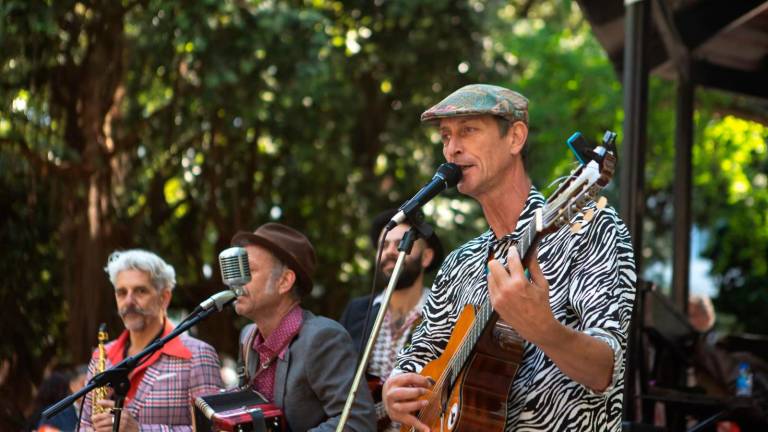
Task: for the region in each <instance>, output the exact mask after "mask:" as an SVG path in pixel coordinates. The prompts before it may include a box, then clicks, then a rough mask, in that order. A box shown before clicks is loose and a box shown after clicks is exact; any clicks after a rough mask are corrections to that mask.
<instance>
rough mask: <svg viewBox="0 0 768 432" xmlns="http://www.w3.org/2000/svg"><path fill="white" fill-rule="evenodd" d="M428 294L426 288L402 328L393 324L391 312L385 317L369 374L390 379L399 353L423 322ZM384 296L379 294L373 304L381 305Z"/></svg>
mask: <svg viewBox="0 0 768 432" xmlns="http://www.w3.org/2000/svg"><path fill="white" fill-rule="evenodd" d="M428 294H429V289H426V288H425V289H424V290H423V291H422V293H421V298H420V299H419V302H418V303H417V304H416V305H415V306H414V307H413V309H411V310H410V311H409V312H408V314H407V315H406V316H405V320H404V321H403V324H402V325H401V326H400V327H397V326H396V323H395V322H393V320H392V312H391V311H390V310H388V311H387V314H386V315H384V321H383V322H382V323H381V329H379V335H378V337H377V338H376V344H375V345H374V347H373V351H372V352H371V360H370V361H369V362H368V373H369V374H371V375H373V376H376V377H379V378H382V379H385V378H387V377H389V374H390V373H391V372H392V369H394V367H395V358H396V357H397V353H398V352H399V351H400V350H401V349H403V347H404V346H405V345H406V344H407V343H408V342H410V340H411V335H412V334H413V331H414V329H415V328H416V326H417V325H418V324H419V323H420V322H421V308H422V307H423V306H424V302H425V301H426V299H427V295H428ZM382 295H383V294H379V295H378V296H377V297H376V298H375V299H374V300H373V304H380V303H381V301H382Z"/></svg>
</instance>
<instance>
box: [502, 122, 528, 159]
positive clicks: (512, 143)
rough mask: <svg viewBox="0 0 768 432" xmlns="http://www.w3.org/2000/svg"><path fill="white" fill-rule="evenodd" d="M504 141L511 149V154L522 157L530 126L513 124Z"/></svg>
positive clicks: (520, 123) (521, 123)
mask: <svg viewBox="0 0 768 432" xmlns="http://www.w3.org/2000/svg"><path fill="white" fill-rule="evenodd" d="M503 139H504V141H505V142H504V143H505V144H506V145H507V146H508V148H509V153H510V154H513V155H515V156H518V155H520V152H522V151H523V147H525V142H526V141H527V140H528V126H526V125H525V123H523V122H521V121H516V122H514V123H512V125H511V126H510V127H509V130H508V131H507V134H506V135H505V136H504V138H503Z"/></svg>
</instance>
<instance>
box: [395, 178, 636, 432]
mask: <svg viewBox="0 0 768 432" xmlns="http://www.w3.org/2000/svg"><path fill="white" fill-rule="evenodd" d="M543 204H544V198H543V196H542V195H541V194H540V193H539V192H538V191H537V190H536V189H535V188H533V187H532V188H531V191H530V193H529V196H528V199H527V201H526V203H525V207H524V209H523V211H522V214H521V215H520V218H519V220H518V223H517V226H516V228H515V231H514V232H512V233H511V234H507V235H506V236H504V237H502V238H500V239H496V237H495V236H494V234H493V232H492V231H490V230H488V231H486V232H485V233H483V234H482V235H480V236H479V237H476V238H474V239H472V240H470V241H469V242H467V243H466V244H464V245H463V246H461V247H459V248H458V249H456V250H454V251H453V252H452V253H451V254H450V255H449V256H448V257H447V258H446V260H445V261H444V263H443V265H442V267H441V269H440V271H439V272H438V274H437V276H436V278H435V283H434V285H433V287H432V290H431V292H430V296H429V298H428V299H427V303H426V305H425V307H424V320H423V322H422V324H421V325H420V326H419V328H418V329H417V330H416V332H415V334H414V336H413V342H412V344H411V345H410V346H409V347H407V348H406V349H404V350H403V352H401V354H400V356H398V359H397V363H396V369H395V371H394V372H393V374H396V373H400V372H419V371H421V369H422V367H423V366H424V365H425V364H427V363H428V362H430V361H432V360H434V359H436V358H437V357H439V356H440V354H441V353H442V352H443V350H444V349H445V346H446V344H447V342H448V339H449V337H450V335H451V331H452V330H453V328H454V325H455V323H456V320H457V318H458V316H459V313H460V312H461V311H462V309H463V308H464V306H466V305H468V304H475V305H480V304H481V303H483V301H485V299H487V297H488V288H487V276H486V262H487V259H488V256H489V254H490V253H492V254H493V256H495V257H497V258H498V259H500V261H501V262H502V263H504V264H505V261H506V256H507V251H508V250H509V248H510V247H511V246H512V245H514V244H515V243H516V242H517V241H518V240H519V239H520V238H521V236H522V235H523V233H524V232H525V231H524V230H525V229H526V228H527V227H528V224H529V223H530V222H531V220H532V218H533V215H534V210H535V209H537V208H539V207H541V206H542V205H543ZM588 207H591V208H595V204H594V203H590V204H589V205H588ZM572 222H581V223H582V226H581V229H580V230H578V231H577V232H576V233H572V232H571V229H570V227H569V226H567V225H566V226H564V227H562V228H561V229H559V230H558V231H556V232H554V233H552V234H550V235H548V236H547V237H544V239H543V240H542V242H541V243H540V245H539V250H538V260H539V263H540V267H541V269H542V272H543V273H544V276H545V277H546V278H547V281H548V282H549V285H550V288H549V301H550V306H551V308H552V312H553V315H554V316H555V318H556V319H557V320H558V321H560V322H561V323H563V324H564V325H566V326H568V327H570V328H573V329H575V330H577V331H581V332H583V333H586V334H589V335H591V336H593V337H596V338H598V339H600V340H602V341H604V342H605V343H607V344H608V346H609V347H610V348H611V350H612V351H613V354H614V367H613V377H612V382H611V384H610V385H609V387H608V388H607V389H606V390H605V391H604V392H602V393H600V394H598V393H595V392H593V391H591V390H590V389H588V388H586V387H584V386H582V385H581V384H579V383H577V382H576V381H573V380H572V379H570V378H569V377H567V376H565V375H564V374H563V373H562V372H561V371H560V370H559V369H558V367H557V366H556V365H555V364H554V362H553V361H552V360H551V359H549V358H548V357H547V356H546V355H545V354H544V352H543V351H541V350H540V349H539V348H538V347H536V346H535V345H533V344H530V343H528V342H526V343H525V348H524V353H523V360H522V364H521V365H520V369H519V370H518V372H517V375H516V376H515V378H514V381H513V383H512V387H511V390H510V393H509V396H508V398H507V420H506V427H505V430H506V431H513V430H514V431H561V430H569V431H571V430H573V431H587V430H588V431H620V430H621V410H622V389H623V385H624V383H623V375H624V359H625V350H626V345H627V332H628V328H629V323H630V318H631V314H632V304H633V301H634V296H635V291H634V290H635V288H634V287H635V280H636V275H635V266H634V259H633V255H632V245H631V243H630V238H629V233H628V231H627V229H626V227H625V226H624V224H623V222H622V221H621V219H620V218H619V217H618V215H617V214H616V212H615V211H614V210H613V209H611V208H604V209H602V210H599V211H597V213H596V214H595V216H594V218H592V219H591V221H589V222H586V221H584V220H583V217H582V215H581V214H579V215H577V216H575V217H574V218H573V220H572Z"/></svg>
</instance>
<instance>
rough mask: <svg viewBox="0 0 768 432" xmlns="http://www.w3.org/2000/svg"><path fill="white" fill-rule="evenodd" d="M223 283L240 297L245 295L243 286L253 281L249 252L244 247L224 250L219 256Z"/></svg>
mask: <svg viewBox="0 0 768 432" xmlns="http://www.w3.org/2000/svg"><path fill="white" fill-rule="evenodd" d="M219 267H220V268H221V281H222V282H224V285H226V286H228V287H229V288H231V290H232V291H233V292H234V293H235V294H236V295H238V296H241V295H243V285H246V284H247V283H248V282H250V281H251V269H250V267H249V266H248V252H247V251H246V250H245V248H242V247H237V246H236V247H231V248H229V249H224V251H222V252H221V253H220V254H219Z"/></svg>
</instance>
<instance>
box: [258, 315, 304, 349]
mask: <svg viewBox="0 0 768 432" xmlns="http://www.w3.org/2000/svg"><path fill="white" fill-rule="evenodd" d="M303 321H304V316H303V312H302V309H301V307H300V306H299V305H298V304H296V305H295V306H294V307H293V308H292V309H291V310H290V312H288V313H287V314H286V315H285V316H284V317H283V319H282V321H280V325H278V326H277V328H276V329H275V330H274V331H273V332H272V333H271V334H270V335H269V337H268V338H267V339H266V340H265V339H264V338H263V336H262V335H261V332H259V333H257V334H256V338H255V339H254V341H253V348H254V349H255V350H256V351H257V352H259V353H261V354H264V355H266V356H267V357H274V356H275V355H278V356H279V358H281V359H282V358H283V357H284V356H285V348H286V347H287V346H288V344H289V343H290V342H291V340H293V338H294V337H295V336H296V334H297V333H298V332H299V329H300V328H301V324H302V322H303Z"/></svg>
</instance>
